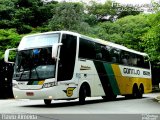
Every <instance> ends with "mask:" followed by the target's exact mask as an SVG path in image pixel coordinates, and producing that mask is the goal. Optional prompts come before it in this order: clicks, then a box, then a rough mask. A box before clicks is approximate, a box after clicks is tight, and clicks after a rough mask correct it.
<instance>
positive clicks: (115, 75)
mask: <svg viewBox="0 0 160 120" xmlns="http://www.w3.org/2000/svg"><path fill="white" fill-rule="evenodd" d="M12 50H15V51H16V60H15V62H14V74H13V93H14V97H15V98H16V99H43V100H44V103H45V104H46V105H49V104H51V101H52V100H53V99H54V100H72V99H76V98H79V103H80V104H84V103H85V99H86V97H96V96H102V98H103V99H106V100H107V99H109V100H112V99H115V98H116V96H117V95H123V96H127V97H128V96H132V97H133V98H141V97H142V95H143V94H144V93H149V92H151V91H152V81H151V65H150V62H149V59H148V55H147V54H146V53H142V52H138V51H135V50H132V49H128V48H127V47H124V46H122V45H118V44H115V43H112V42H108V41H103V40H100V39H96V38H90V37H87V36H84V35H81V34H78V33H75V32H70V31H54V32H45V33H39V34H33V35H27V36H25V37H23V38H22V40H21V42H20V44H19V46H18V48H14V49H7V50H6V52H5V61H6V62H8V63H12V62H9V60H8V58H9V53H10V51H12Z"/></svg>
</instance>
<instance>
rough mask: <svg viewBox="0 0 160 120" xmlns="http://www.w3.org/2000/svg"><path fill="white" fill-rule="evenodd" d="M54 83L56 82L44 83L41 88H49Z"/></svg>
mask: <svg viewBox="0 0 160 120" xmlns="http://www.w3.org/2000/svg"><path fill="white" fill-rule="evenodd" d="M55 85H56V82H49V83H44V84H43V87H42V88H49V87H53V86H55Z"/></svg>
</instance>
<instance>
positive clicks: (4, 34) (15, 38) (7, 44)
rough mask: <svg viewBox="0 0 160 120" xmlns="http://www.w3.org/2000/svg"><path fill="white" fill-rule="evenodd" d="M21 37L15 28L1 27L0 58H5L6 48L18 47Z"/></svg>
mask: <svg viewBox="0 0 160 120" xmlns="http://www.w3.org/2000/svg"><path fill="white" fill-rule="evenodd" d="M21 37H22V36H21V35H19V34H18V33H16V30H15V29H8V30H7V29H6V30H4V29H0V59H2V58H3V55H4V52H5V50H6V49H8V48H13V47H17V45H18V44H19V41H20V39H21Z"/></svg>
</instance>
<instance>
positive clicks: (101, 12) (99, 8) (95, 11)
mask: <svg viewBox="0 0 160 120" xmlns="http://www.w3.org/2000/svg"><path fill="white" fill-rule="evenodd" d="M87 11H88V13H89V14H90V15H95V16H96V18H97V21H103V20H104V19H105V17H106V16H108V18H107V19H108V20H109V21H112V20H113V18H114V16H115V14H116V10H115V9H114V8H113V7H112V1H110V0H107V1H106V2H105V3H104V4H100V3H96V2H95V1H92V2H91V5H89V6H87Z"/></svg>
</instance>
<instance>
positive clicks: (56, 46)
mask: <svg viewBox="0 0 160 120" xmlns="http://www.w3.org/2000/svg"><path fill="white" fill-rule="evenodd" d="M62 45H63V44H62V43H56V44H53V46H52V58H53V59H57V54H58V48H59V46H62Z"/></svg>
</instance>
